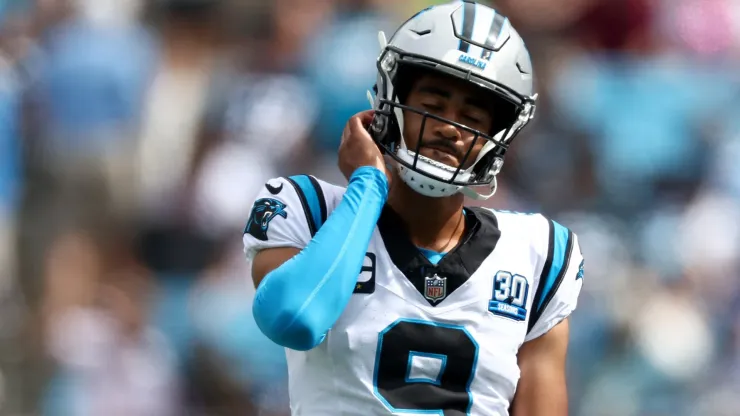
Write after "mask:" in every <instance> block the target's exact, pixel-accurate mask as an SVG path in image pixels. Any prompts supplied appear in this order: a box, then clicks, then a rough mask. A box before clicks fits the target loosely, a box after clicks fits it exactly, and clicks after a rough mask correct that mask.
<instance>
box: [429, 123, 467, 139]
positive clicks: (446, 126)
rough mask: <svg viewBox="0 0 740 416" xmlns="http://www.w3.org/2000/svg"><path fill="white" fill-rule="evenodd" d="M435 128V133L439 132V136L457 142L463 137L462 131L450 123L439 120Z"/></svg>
mask: <svg viewBox="0 0 740 416" xmlns="http://www.w3.org/2000/svg"><path fill="white" fill-rule="evenodd" d="M435 130H436V132H435V133H437V134H438V135H439V136H441V137H444V138H445V139H448V140H450V141H453V142H457V141H459V140H460V139H461V138H462V133H461V132H460V129H458V128H457V127H455V126H453V125H452V124H450V123H445V122H439V123H438V125H437V128H436V129H435Z"/></svg>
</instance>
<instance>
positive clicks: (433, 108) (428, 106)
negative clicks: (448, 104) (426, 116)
mask: <svg viewBox="0 0 740 416" xmlns="http://www.w3.org/2000/svg"><path fill="white" fill-rule="evenodd" d="M421 106H422V107H424V109H425V110H427V111H441V110H442V106H441V105H436V104H422V105H421Z"/></svg>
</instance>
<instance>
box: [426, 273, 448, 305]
mask: <svg viewBox="0 0 740 416" xmlns="http://www.w3.org/2000/svg"><path fill="white" fill-rule="evenodd" d="M445 296H447V278H446V277H439V276H438V275H436V274H435V275H434V276H432V277H425V278H424V297H425V298H427V299H429V300H431V301H432V302H438V301H440V300H442V299H444V298H445Z"/></svg>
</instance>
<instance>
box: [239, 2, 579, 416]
mask: <svg viewBox="0 0 740 416" xmlns="http://www.w3.org/2000/svg"><path fill="white" fill-rule="evenodd" d="M379 40H380V43H381V54H380V56H379V58H378V61H377V68H378V78H377V84H376V87H375V92H376V94H375V97H372V94H370V96H371V99H372V102H373V110H370V111H366V112H362V113H359V114H357V115H356V116H354V117H352V118H351V119H350V120H349V122H348V123H347V126H346V128H345V131H344V133H343V136H342V142H341V145H340V148H339V167H340V170H341V171H342V172H343V173H344V175H345V176H346V177H347V178H348V179H349V185H348V186H347V187H346V188H343V187H339V186H335V185H331V184H329V183H326V182H323V181H320V180H318V179H316V178H314V177H312V176H307V175H299V176H294V177H289V178H276V179H272V180H270V181H268V183H267V184H266V185H265V188H264V190H263V191H262V193H261V194H260V195H259V196H258V197H257V200H256V202H255V204H254V207H253V209H252V212H251V215H250V218H249V220H248V223H247V226H246V229H245V232H244V246H245V252H246V254H247V259H248V261H249V262H250V263H251V268H252V275H253V279H254V282H255V284H256V285H257V292H256V297H255V301H254V306H253V311H254V316H255V320H256V321H257V324H258V326H259V328H260V329H261V331H263V332H264V334H265V335H267V336H268V337H269V338H270V339H272V340H273V341H274V342H276V343H277V344H280V345H283V346H285V347H286V352H287V358H288V369H289V379H290V401H291V409H292V412H293V414H294V415H306V416H319V415H320V416H325V415H386V414H420V413H421V414H436V415H444V416H449V415H498V416H500V415H514V416H565V415H567V398H566V378H565V359H566V353H567V345H568V321H567V319H566V318H567V317H568V316H569V315H570V313H571V312H572V311H573V310H574V309H575V307H576V300H577V298H578V294H579V292H580V289H581V284H582V281H583V280H582V277H583V273H582V271H583V258H582V256H581V251H580V248H579V245H578V239H577V238H576V235H575V234H573V233H572V232H571V231H570V230H568V229H567V228H565V227H563V226H562V225H560V224H558V223H556V222H555V221H552V220H549V219H547V218H545V217H543V216H542V215H539V214H519V213H512V212H504V211H495V210H488V209H483V208H475V207H465V206H464V205H463V203H464V197H465V196H468V197H471V198H473V199H478V200H483V199H486V198H489V197H491V196H492V195H493V194H494V192H495V191H496V175H497V174H498V173H499V171H500V169H501V167H502V165H503V163H504V156H505V154H506V151H507V149H508V147H509V146H510V145H511V143H512V140H513V139H514V137H515V136H516V135H517V133H518V132H519V131H520V130H521V129H522V128H523V127H524V126H525V125H527V123H528V122H529V121H530V120H531V119H532V117H533V115H534V109H535V100H536V95H535V94H534V93H533V91H532V90H533V87H532V66H531V63H530V58H529V54H528V52H527V50H526V48H525V46H524V43H523V41H522V39H521V37H520V36H519V35H518V34H517V32H516V31H515V30H514V28H513V27H512V26H511V24H510V22H509V21H508V20H507V19H506V18H505V17H504V16H502V15H501V14H500V13H498V12H496V11H495V10H493V9H491V8H489V7H487V6H484V5H481V4H476V3H474V2H472V1H461V2H460V1H458V2H454V3H449V4H444V5H439V6H435V7H431V8H428V9H425V10H423V11H421V12H419V13H418V14H416V15H415V16H413V17H412V18H410V19H409V20H408V21H407V22H405V23H404V24H403V25H402V26H401V27H400V28H399V29H398V30H397V32H396V33H395V34H394V35H393V36H392V37H391V39H390V41H386V37H385V35H383V34H382V33H381V34H380V35H379ZM384 154H385V155H388V156H389V157H390V158H392V159H393V163H392V165H388V166H387V165H386V161H385V159H384Z"/></svg>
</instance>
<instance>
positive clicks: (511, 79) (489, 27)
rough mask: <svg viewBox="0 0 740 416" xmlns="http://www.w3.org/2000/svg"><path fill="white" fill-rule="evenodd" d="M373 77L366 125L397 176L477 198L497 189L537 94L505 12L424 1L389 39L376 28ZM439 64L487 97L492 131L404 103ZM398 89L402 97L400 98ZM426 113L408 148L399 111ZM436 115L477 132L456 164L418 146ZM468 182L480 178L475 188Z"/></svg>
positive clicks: (420, 188)
mask: <svg viewBox="0 0 740 416" xmlns="http://www.w3.org/2000/svg"><path fill="white" fill-rule="evenodd" d="M378 38H379V42H380V47H381V53H380V56H379V57H378V61H377V67H378V79H377V84H376V85H375V92H376V95H375V98H373V97H372V94H371V93H369V92H368V97H369V99H370V100H371V102H372V104H373V108H374V109H375V118H374V120H373V123H372V124H371V126H370V129H369V130H370V133H371V135H372V136H373V138H374V139H375V141H376V142H377V143H378V145H379V146H381V148H382V149H383V150H384V151H385V152H386V153H388V154H389V155H390V156H392V157H393V158H394V159H395V160H396V161H397V162H398V170H399V174H400V176H401V178H402V179H403V181H404V182H405V183H406V184H408V185H409V186H410V187H411V188H412V189H414V190H416V191H417V192H419V193H421V194H423V195H426V196H431V197H446V196H450V195H453V194H455V193H457V192H462V193H463V194H465V195H466V196H468V197H471V198H474V199H478V200H483V199H488V198H490V197H491V196H493V194H494V193H495V192H496V175H497V174H498V173H499V171H500V170H501V167H502V166H503V163H504V154H505V153H506V149H507V148H508V147H509V145H510V144H511V142H512V140H513V139H514V137H515V136H516V135H517V134H518V133H519V132H520V131H521V130H522V129H523V128H524V126H526V125H527V123H529V121H530V120H531V119H532V118H533V117H534V111H535V100H536V98H537V96H536V94H533V91H532V89H533V87H532V63H531V61H530V58H529V52H527V49H526V47H525V46H524V41H523V40H522V38H521V37H520V36H519V34H518V33H517V32H516V30H514V28H513V27H512V26H511V24H510V23H509V20H508V19H507V18H506V17H505V16H503V15H501V14H500V13H498V12H496V11H495V10H493V9H492V8H490V7H488V6H484V5H482V4H477V3H475V2H473V1H468V0H463V1H456V2H453V3H448V4H443V5H439V6H433V7H429V8H427V9H424V10H422V11H420V12H419V13H417V14H416V15H414V16H413V17H411V18H410V19H409V20H407V21H406V22H405V23H404V24H403V25H401V27H400V28H399V29H398V30H397V31H396V33H395V34H394V35H393V37H392V38H391V39H390V42H388V41H386V37H385V34H384V33H383V32H380V33H379V35H378ZM430 70H431V71H439V72H441V73H444V74H447V75H449V76H453V77H457V78H460V79H463V80H465V81H468V82H471V83H473V84H474V85H476V86H477V87H480V88H482V89H483V90H484V91H485V92H486V93H488V94H489V95H490V96H491V97H492V101H496V102H495V103H492V107H493V108H496V111H495V113H494V114H493V117H494V120H495V121H494V124H495V127H494V129H493V130H494V131H487V132H482V131H478V130H474V129H471V128H468V127H466V126H464V125H462V124H460V123H456V122H454V121H452V120H448V119H445V118H441V117H438V116H436V115H434V114H430V113H427V112H426V111H425V110H423V109H420V108H413V107H410V106H406V105H404V103H403V102H402V101H403V100H405V97H403V91H407V92H408V91H409V90H410V88H411V84H412V83H413V79H414V78H416V77H418V75H419V72H418V71H430ZM399 95H401V97H400V98H399ZM404 111H412V112H415V113H418V114H420V115H422V116H423V117H424V119H423V122H422V131H421V132H419V143H418V145H417V146H416V148H415V149H409V148H408V147H407V145H406V141H405V139H404V137H403V125H404V122H403V112H404ZM427 118H432V119H436V120H440V121H443V122H446V123H449V124H452V125H454V126H456V127H457V128H459V129H462V130H467V131H469V132H471V133H473V134H474V135H475V136H474V137H475V139H474V141H473V143H471V145H470V148H469V149H467V153H466V155H465V159H463V160H462V161H460V166H449V165H447V164H443V163H440V162H437V161H435V160H432V159H430V158H427V157H425V156H423V155H420V154H419V151H420V149H421V147H422V146H423V143H422V137H423V133H424V131H423V130H424V127H423V126H424V122H425V121H426V119H427ZM478 140H486V143H485V144H484V146H483V148H482V150H481V151H480V153H479V154H478V156H477V158H476V160H475V163H473V164H472V165H471V166H470V167H469V168H467V169H462V166H463V165H464V164H465V162H466V160H467V158H468V156H469V155H470V150H472V149H473V146H475V144H476V142H477V141H478ZM472 186H486V187H487V190H486V192H484V193H482V194H481V193H478V192H477V191H475V190H474V189H472V188H470V187H472Z"/></svg>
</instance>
